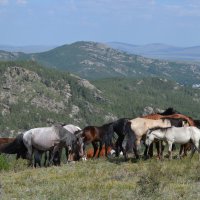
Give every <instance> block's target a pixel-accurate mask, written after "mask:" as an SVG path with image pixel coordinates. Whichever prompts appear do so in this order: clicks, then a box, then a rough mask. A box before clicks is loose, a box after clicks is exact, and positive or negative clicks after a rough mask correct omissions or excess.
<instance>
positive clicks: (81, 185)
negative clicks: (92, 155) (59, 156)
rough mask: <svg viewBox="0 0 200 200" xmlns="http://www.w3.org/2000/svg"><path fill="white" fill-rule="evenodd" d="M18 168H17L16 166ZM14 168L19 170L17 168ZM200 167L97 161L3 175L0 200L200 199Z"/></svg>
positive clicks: (194, 163) (175, 162) (191, 163)
mask: <svg viewBox="0 0 200 200" xmlns="http://www.w3.org/2000/svg"><path fill="white" fill-rule="evenodd" d="M13 164H14V163H13ZM14 166H15V167H14ZM199 181H200V167H199V161H198V158H197V156H195V157H194V158H193V159H192V160H190V159H189V158H186V159H183V160H172V161H168V160H164V161H163V162H160V161H157V160H154V159H152V160H148V161H144V160H141V161H139V162H137V163H134V162H131V161H129V162H123V161H122V160H120V159H119V160H115V159H113V160H105V159H96V160H89V161H86V162H78V163H75V164H62V166H61V167H49V168H37V169H32V168H29V169H27V167H25V166H24V165H23V162H22V161H20V160H19V161H18V162H15V165H13V169H10V170H9V171H3V172H1V173H0V184H1V189H0V191H1V193H0V197H1V199H3V200H4V199H5V200H6V199H27V200H28V199H52V200H53V199H83V200H86V199H138V200H139V199H168V200H171V199H198V198H199V195H200V191H199Z"/></svg>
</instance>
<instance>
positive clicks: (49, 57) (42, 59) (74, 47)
mask: <svg viewBox="0 0 200 200" xmlns="http://www.w3.org/2000/svg"><path fill="white" fill-rule="evenodd" d="M0 60H33V61H37V62H39V63H41V64H42V65H44V66H47V67H51V68H56V69H59V70H64V71H68V72H72V73H74V74H77V75H78V76H80V77H83V78H86V79H93V80H94V79H101V78H106V77H107V78H108V77H155V76H156V77H165V78H167V79H170V80H175V81H177V82H179V83H181V84H185V85H191V84H196V83H199V80H200V78H199V77H200V76H199V74H200V65H199V64H195V63H190V64H189V63H184V62H183V63H180V62H170V61H163V60H157V59H150V58H144V57H142V56H137V55H133V54H128V53H125V52H121V51H118V50H115V49H112V48H110V47H108V46H107V45H105V44H101V43H95V42H76V43H73V44H70V45H63V46H60V47H57V48H55V49H52V50H50V51H46V52H42V53H35V54H23V53H9V52H2V53H1V52H0Z"/></svg>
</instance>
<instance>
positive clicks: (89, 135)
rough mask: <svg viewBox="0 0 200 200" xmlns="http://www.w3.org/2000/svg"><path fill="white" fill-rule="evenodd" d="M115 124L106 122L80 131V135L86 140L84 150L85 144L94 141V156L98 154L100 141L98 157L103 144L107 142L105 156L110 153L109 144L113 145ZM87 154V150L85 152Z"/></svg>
mask: <svg viewBox="0 0 200 200" xmlns="http://www.w3.org/2000/svg"><path fill="white" fill-rule="evenodd" d="M113 133H114V132H113V126H112V123H109V124H104V125H102V126H87V127H85V128H84V129H83V130H81V131H79V133H78V134H79V135H81V137H82V138H83V142H84V152H85V145H88V144H89V143H92V146H93V148H94V153H93V158H94V157H95V155H96V152H97V150H98V144H97V143H98V142H99V144H100V146H99V152H98V157H99V156H100V152H101V150H102V146H103V145H104V144H105V156H106V157H107V154H108V146H112V137H113ZM84 154H85V156H86V152H85V153H84Z"/></svg>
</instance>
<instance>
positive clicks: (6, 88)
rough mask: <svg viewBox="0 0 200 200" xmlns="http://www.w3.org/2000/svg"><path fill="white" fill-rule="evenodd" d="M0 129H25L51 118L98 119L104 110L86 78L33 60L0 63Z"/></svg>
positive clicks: (63, 120)
mask: <svg viewBox="0 0 200 200" xmlns="http://www.w3.org/2000/svg"><path fill="white" fill-rule="evenodd" d="M0 83H1V84H0V130H1V131H3V132H4V131H6V130H7V129H9V130H10V129H14V130H18V129H29V128H33V127H39V126H47V125H51V124H53V123H55V122H61V123H74V124H78V125H83V124H84V125H85V124H87V123H89V122H90V123H99V122H102V121H101V119H99V118H98V117H97V116H98V115H104V116H106V115H107V114H109V113H108V112H104V110H103V109H101V106H100V105H101V104H106V100H105V99H104V98H103V97H102V94H101V91H100V90H98V89H97V88H96V87H95V86H93V85H92V84H90V83H89V82H88V81H87V80H84V79H81V78H79V77H75V76H74V75H71V74H69V73H61V72H58V71H55V70H51V69H45V68H43V67H41V66H39V65H37V64H36V63H34V62H15V63H14V62H1V63H0Z"/></svg>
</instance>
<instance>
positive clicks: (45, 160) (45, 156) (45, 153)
mask: <svg viewBox="0 0 200 200" xmlns="http://www.w3.org/2000/svg"><path fill="white" fill-rule="evenodd" d="M44 166H45V167H46V166H47V151H45V152H44Z"/></svg>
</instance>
